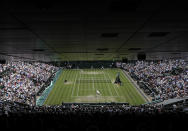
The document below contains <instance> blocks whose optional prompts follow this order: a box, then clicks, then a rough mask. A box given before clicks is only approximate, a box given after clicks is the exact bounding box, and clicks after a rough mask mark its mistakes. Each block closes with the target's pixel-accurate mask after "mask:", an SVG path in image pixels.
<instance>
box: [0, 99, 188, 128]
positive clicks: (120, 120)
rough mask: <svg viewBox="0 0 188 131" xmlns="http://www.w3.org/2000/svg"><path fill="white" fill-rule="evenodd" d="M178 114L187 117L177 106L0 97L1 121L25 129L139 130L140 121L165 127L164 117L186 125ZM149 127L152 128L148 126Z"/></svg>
mask: <svg viewBox="0 0 188 131" xmlns="http://www.w3.org/2000/svg"><path fill="white" fill-rule="evenodd" d="M165 116H166V117H165ZM164 117H165V118H166V119H164ZM181 118H185V121H186V119H187V117H186V112H184V111H183V108H179V107H176V108H174V107H173V108H172V107H168V108H165V107H163V106H157V105H140V106H130V105H126V104H122V105H116V104H111V105H96V106H93V105H92V106H90V105H81V104H69V105H66V104H63V105H59V106H29V105H26V104H21V103H16V102H12V101H10V102H9V101H0V123H1V125H2V127H4V128H6V129H9V130H15V129H19V130H20V129H23V130H25V129H27V128H28V127H29V129H30V130H36V129H37V130H39V129H42V130H51V129H52V128H53V129H55V130H60V129H61V130H62V129H64V130H70V129H73V130H78V128H79V129H81V130H98V128H101V130H104V129H108V130H117V129H118V130H119V129H122V128H123V129H127V128H130V129H135V127H136V129H135V130H140V129H143V127H142V125H146V126H145V128H146V129H148V127H151V126H152V125H156V126H157V127H158V126H159V125H161V124H162V125H164V127H168V126H169V125H167V121H168V122H174V124H173V125H177V121H179V122H180V123H181V124H180V127H182V125H185V126H187V125H186V124H182V120H181ZM137 126H138V127H137ZM178 126H179V125H178ZM154 129H156V127H155V128H154ZM163 129H164V128H163ZM178 129H179V128H178ZM150 130H151V128H149V129H148V131H150ZM156 130H157V131H158V130H160V129H158V128H157V129H156Z"/></svg>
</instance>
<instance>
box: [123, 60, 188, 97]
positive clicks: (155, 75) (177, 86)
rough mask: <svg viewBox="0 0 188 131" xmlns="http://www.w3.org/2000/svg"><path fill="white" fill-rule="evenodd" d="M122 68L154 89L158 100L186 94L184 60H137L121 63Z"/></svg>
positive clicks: (187, 83) (187, 92)
mask: <svg viewBox="0 0 188 131" xmlns="http://www.w3.org/2000/svg"><path fill="white" fill-rule="evenodd" d="M123 68H124V69H125V70H127V71H128V72H129V73H134V74H135V75H136V76H137V78H138V79H139V81H144V82H146V83H147V84H148V85H149V87H150V88H153V89H155V90H156V91H157V93H155V97H156V98H158V99H160V100H167V99H169V98H180V97H185V96H187V95H188V68H187V63H186V62H185V61H184V60H164V61H158V62H147V61H137V62H136V63H129V64H123Z"/></svg>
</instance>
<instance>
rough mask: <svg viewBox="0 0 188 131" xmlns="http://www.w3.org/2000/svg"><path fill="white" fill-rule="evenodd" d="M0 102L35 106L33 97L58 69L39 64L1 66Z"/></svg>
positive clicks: (20, 63) (26, 63) (17, 63)
mask: <svg viewBox="0 0 188 131" xmlns="http://www.w3.org/2000/svg"><path fill="white" fill-rule="evenodd" d="M1 68H2V72H6V71H7V72H8V73H5V74H4V75H2V76H1V78H0V86H1V87H2V88H1V89H0V97H1V100H10V101H16V102H20V103H27V104H30V105H34V104H35V95H36V93H37V92H38V91H39V89H40V88H41V87H42V86H44V84H45V82H46V81H47V80H48V79H49V78H50V76H51V75H52V74H54V73H55V72H56V71H57V70H58V68H57V67H54V66H51V65H48V64H44V63H39V62H34V63H29V62H12V63H8V64H5V65H3V66H1Z"/></svg>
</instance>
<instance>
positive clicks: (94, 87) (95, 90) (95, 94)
mask: <svg viewBox="0 0 188 131" xmlns="http://www.w3.org/2000/svg"><path fill="white" fill-rule="evenodd" d="M94 72H95V70H94ZM93 87H94V91H95V95H96V98H97V102H99V100H98V96H97V93H96V91H97V90H96V88H95V86H94V80H93Z"/></svg>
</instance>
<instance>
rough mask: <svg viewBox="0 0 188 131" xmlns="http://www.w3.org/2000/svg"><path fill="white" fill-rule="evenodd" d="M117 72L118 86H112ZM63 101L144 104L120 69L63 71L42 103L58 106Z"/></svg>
mask: <svg viewBox="0 0 188 131" xmlns="http://www.w3.org/2000/svg"><path fill="white" fill-rule="evenodd" d="M118 72H120V79H121V81H122V85H121V86H119V85H117V84H114V81H115V78H116V76H117V73H118ZM65 80H67V82H64V81H65ZM97 90H98V91H99V92H100V94H97V93H96V92H97ZM62 102H65V103H67V102H70V103H72V102H74V103H104V102H128V103H129V104H131V105H139V104H143V103H145V102H146V101H145V99H144V97H143V96H142V95H141V94H140V93H139V92H138V91H137V89H136V88H135V87H134V85H133V83H131V82H130V81H129V80H128V78H127V77H126V75H125V74H124V72H123V71H122V70H121V69H64V70H63V71H62V73H61V75H60V76H59V78H58V80H57V81H56V83H55V85H54V87H53V89H52V91H51V92H50V94H49V96H48V97H47V99H46V101H45V102H44V104H45V105H61V104H62Z"/></svg>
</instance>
